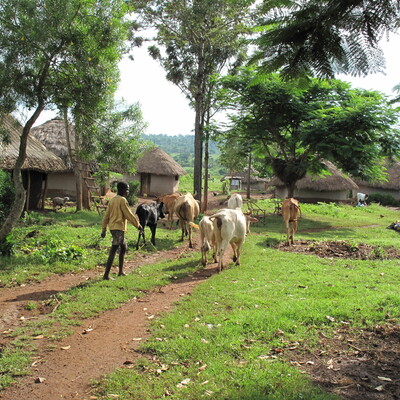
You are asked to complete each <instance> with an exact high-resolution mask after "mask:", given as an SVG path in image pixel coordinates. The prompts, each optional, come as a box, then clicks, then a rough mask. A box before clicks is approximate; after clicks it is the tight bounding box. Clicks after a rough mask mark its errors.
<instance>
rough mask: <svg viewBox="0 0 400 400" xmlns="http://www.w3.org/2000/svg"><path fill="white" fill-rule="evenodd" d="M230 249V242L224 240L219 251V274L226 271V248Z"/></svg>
mask: <svg viewBox="0 0 400 400" xmlns="http://www.w3.org/2000/svg"><path fill="white" fill-rule="evenodd" d="M227 247H228V242H227V241H226V240H222V242H221V244H220V247H219V249H218V256H219V260H218V267H219V272H221V271H222V270H223V269H224V253H225V250H226V248H227Z"/></svg>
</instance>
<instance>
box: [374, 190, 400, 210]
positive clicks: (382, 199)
mask: <svg viewBox="0 0 400 400" xmlns="http://www.w3.org/2000/svg"><path fill="white" fill-rule="evenodd" d="M367 202H368V203H379V204H381V205H382V206H392V207H398V206H399V201H398V200H396V199H395V198H394V197H393V196H392V195H390V194H384V193H371V194H369V195H368V200H367Z"/></svg>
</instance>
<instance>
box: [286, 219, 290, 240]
mask: <svg viewBox="0 0 400 400" xmlns="http://www.w3.org/2000/svg"><path fill="white" fill-rule="evenodd" d="M289 231H290V224H289V221H288V222H286V246H289V236H290V234H289Z"/></svg>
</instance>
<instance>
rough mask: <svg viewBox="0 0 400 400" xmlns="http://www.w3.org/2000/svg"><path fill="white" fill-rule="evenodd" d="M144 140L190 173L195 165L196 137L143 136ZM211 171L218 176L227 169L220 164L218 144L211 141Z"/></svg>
mask: <svg viewBox="0 0 400 400" xmlns="http://www.w3.org/2000/svg"><path fill="white" fill-rule="evenodd" d="M142 138H143V139H144V140H148V141H150V142H152V143H154V144H155V145H156V146H158V147H160V149H162V150H164V151H165V152H166V153H168V154H169V155H170V156H171V157H172V158H173V159H174V160H175V161H176V162H178V163H179V164H180V165H182V167H183V168H185V169H186V170H188V171H190V169H191V168H193V163H194V135H176V136H169V135H165V134H160V135H142ZM209 154H210V169H212V170H213V171H214V172H216V173H218V174H224V173H225V168H223V167H221V164H220V162H219V155H220V151H219V149H218V146H217V143H216V142H213V141H210V143H209Z"/></svg>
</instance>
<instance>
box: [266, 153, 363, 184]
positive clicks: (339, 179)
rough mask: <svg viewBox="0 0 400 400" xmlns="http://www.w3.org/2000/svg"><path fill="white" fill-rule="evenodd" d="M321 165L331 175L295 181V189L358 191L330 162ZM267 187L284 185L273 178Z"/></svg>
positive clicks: (307, 177) (310, 176)
mask: <svg viewBox="0 0 400 400" xmlns="http://www.w3.org/2000/svg"><path fill="white" fill-rule="evenodd" d="M323 163H324V164H325V165H326V166H327V168H328V170H329V172H330V173H331V175H325V176H322V177H320V176H312V175H307V176H305V177H304V178H303V179H300V180H299V181H297V183H296V189H297V190H314V191H317V192H324V191H327V192H332V191H336V190H352V189H355V190H357V189H358V186H357V184H356V183H355V182H354V181H353V180H352V179H350V178H348V177H346V176H344V174H343V172H342V171H340V170H339V169H338V168H337V167H336V166H335V165H333V164H332V163H331V162H330V161H327V160H325V161H324V162H323ZM268 186H277V187H279V186H284V184H283V182H282V181H281V180H280V179H278V178H277V177H274V178H272V179H271V180H270V181H269V183H268Z"/></svg>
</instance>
